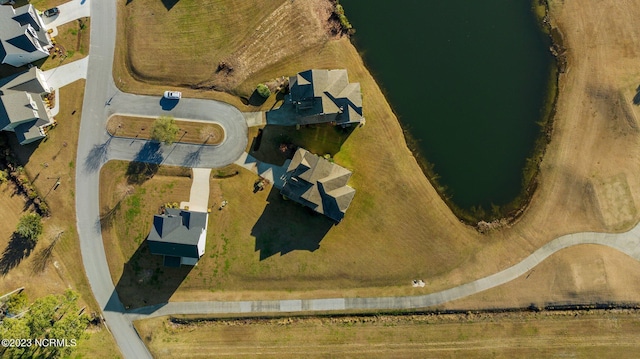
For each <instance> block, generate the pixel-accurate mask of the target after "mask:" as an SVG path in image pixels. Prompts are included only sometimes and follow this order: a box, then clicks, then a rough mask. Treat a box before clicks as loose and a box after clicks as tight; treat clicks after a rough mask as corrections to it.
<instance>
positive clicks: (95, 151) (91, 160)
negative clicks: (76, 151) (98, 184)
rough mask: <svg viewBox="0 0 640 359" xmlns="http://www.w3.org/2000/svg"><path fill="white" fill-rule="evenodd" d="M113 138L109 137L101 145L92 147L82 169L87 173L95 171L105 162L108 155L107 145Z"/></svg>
mask: <svg viewBox="0 0 640 359" xmlns="http://www.w3.org/2000/svg"><path fill="white" fill-rule="evenodd" d="M112 138H113V137H109V139H108V140H107V141H106V142H105V143H102V144H99V145H94V146H93V148H92V149H91V151H89V154H88V155H87V158H85V159H84V168H85V169H86V170H87V171H88V172H95V171H97V170H98V169H99V168H100V166H102V164H103V163H105V162H106V161H107V154H108V153H109V143H111V139H112Z"/></svg>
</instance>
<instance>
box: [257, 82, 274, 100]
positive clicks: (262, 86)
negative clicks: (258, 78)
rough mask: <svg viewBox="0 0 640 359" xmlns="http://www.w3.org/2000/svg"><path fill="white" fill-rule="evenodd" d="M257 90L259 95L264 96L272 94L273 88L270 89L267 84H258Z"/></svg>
mask: <svg viewBox="0 0 640 359" xmlns="http://www.w3.org/2000/svg"><path fill="white" fill-rule="evenodd" d="M256 91H257V92H258V95H260V96H262V97H264V98H267V97H269V96H271V90H269V88H268V87H267V85H265V84H258V86H257V87H256Z"/></svg>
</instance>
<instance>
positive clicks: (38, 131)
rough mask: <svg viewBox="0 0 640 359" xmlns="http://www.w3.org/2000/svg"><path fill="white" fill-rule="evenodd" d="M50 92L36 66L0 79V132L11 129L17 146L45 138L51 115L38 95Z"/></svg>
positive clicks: (51, 120) (50, 122)
mask: <svg viewBox="0 0 640 359" xmlns="http://www.w3.org/2000/svg"><path fill="white" fill-rule="evenodd" d="M49 92H50V88H49V86H48V85H47V82H46V80H45V78H44V73H43V72H42V71H40V69H38V68H37V67H32V68H31V69H29V70H28V71H25V72H22V73H19V74H15V75H12V76H9V77H5V78H3V79H1V80H0V131H11V132H15V134H16V137H17V138H18V142H19V143H20V144H21V145H26V144H28V143H31V142H34V141H37V140H40V139H42V138H44V137H46V132H45V128H46V127H47V126H50V125H51V124H53V118H52V116H51V113H50V111H49V109H48V108H47V106H46V105H45V103H44V100H43V98H42V96H43V95H44V94H47V93H49Z"/></svg>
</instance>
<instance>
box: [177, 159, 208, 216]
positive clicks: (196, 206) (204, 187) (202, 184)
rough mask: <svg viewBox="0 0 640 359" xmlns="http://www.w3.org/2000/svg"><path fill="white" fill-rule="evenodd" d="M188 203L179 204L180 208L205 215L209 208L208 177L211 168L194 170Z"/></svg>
mask: <svg viewBox="0 0 640 359" xmlns="http://www.w3.org/2000/svg"><path fill="white" fill-rule="evenodd" d="M192 172H193V181H192V182H191V192H190V193H189V202H181V203H180V208H184V207H185V206H189V210H190V211H195V212H204V213H207V209H208V208H209V176H211V168H194V169H192Z"/></svg>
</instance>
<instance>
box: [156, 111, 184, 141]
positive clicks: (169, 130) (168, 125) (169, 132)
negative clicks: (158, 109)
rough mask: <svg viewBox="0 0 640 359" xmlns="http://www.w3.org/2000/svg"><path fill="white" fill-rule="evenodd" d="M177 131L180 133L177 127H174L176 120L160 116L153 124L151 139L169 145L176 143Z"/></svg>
mask: <svg viewBox="0 0 640 359" xmlns="http://www.w3.org/2000/svg"><path fill="white" fill-rule="evenodd" d="M178 131H180V129H179V128H178V125H176V120H174V119H173V117H171V116H161V117H159V118H158V119H157V120H155V121H154V122H153V127H152V128H151V138H152V139H153V140H156V141H158V142H164V143H165V144H167V145H170V144H172V143H174V142H175V141H176V137H177V136H178Z"/></svg>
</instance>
